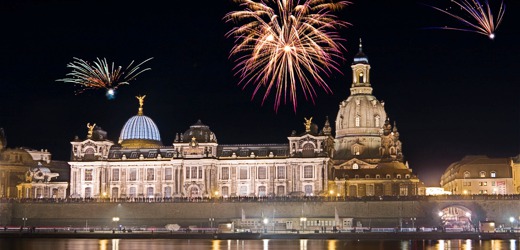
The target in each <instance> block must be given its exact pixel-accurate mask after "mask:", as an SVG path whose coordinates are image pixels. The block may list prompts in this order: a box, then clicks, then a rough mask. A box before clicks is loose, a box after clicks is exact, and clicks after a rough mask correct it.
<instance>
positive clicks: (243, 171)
mask: <svg viewBox="0 0 520 250" xmlns="http://www.w3.org/2000/svg"><path fill="white" fill-rule="evenodd" d="M239 171H240V173H239V178H240V179H241V180H245V179H247V167H240V168H239Z"/></svg>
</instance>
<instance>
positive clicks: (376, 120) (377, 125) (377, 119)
mask: <svg viewBox="0 0 520 250" xmlns="http://www.w3.org/2000/svg"><path fill="white" fill-rule="evenodd" d="M380 120H381V118H380V117H379V115H376V117H375V125H376V128H379V127H380V126H381V123H380Z"/></svg>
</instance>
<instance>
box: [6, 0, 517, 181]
mask: <svg viewBox="0 0 520 250" xmlns="http://www.w3.org/2000/svg"><path fill="white" fill-rule="evenodd" d="M489 1H491V2H494V1H496V0H489ZM447 2H449V0H446V1H439V0H435V1H434V0H424V1H421V2H419V1H408V0H406V1H388V0H370V1H368V0H363V1H362V0H357V1H354V2H353V4H352V5H350V6H348V7H347V8H346V9H345V10H343V11H342V12H340V13H339V14H338V15H339V17H340V18H341V19H342V20H345V21H348V22H350V23H351V24H352V26H351V27H349V28H347V29H344V30H343V31H342V34H343V38H345V39H346V42H345V43H344V45H345V47H346V48H347V52H345V61H344V62H341V71H342V73H334V74H333V75H332V76H331V77H330V78H326V81H327V83H328V84H329V86H330V87H331V88H332V90H333V94H327V93H325V92H324V91H323V90H321V89H319V90H318V93H317V94H318V96H317V98H316V102H315V104H313V103H312V102H310V101H306V100H305V99H304V98H303V95H300V99H299V104H298V109H297V111H296V113H295V112H294V111H293V109H292V105H290V103H288V104H287V105H282V106H281V107H280V109H279V111H278V112H277V113H276V112H275V111H274V109H273V105H272V99H271V100H269V101H268V102H266V103H265V104H264V105H263V106H262V105H261V99H260V98H255V99H253V100H252V101H251V94H252V91H253V89H252V88H246V89H245V90H242V88H241V87H240V86H237V83H238V81H239V78H238V77H236V76H234V71H233V65H234V63H233V61H232V59H229V51H230V49H231V47H232V46H233V39H231V38H226V37H225V33H226V32H227V31H228V30H229V29H231V27H232V25H231V24H229V23H225V22H224V21H223V20H222V18H223V17H224V15H225V14H226V13H227V12H230V11H233V10H239V6H238V5H236V4H235V3H233V2H232V1H231V0H218V1H216V0H205V1H183V2H178V1H163V2H160V3H155V2H154V1H140V2H135V1H92V0H90V1H86V0H85V1H84V0H76V1H74V0H66V1H65V0H61V1H60V0H54V1H45V0H34V1H7V2H6V1H2V3H0V23H1V26H2V32H1V37H0V39H1V42H0V86H1V89H0V127H3V128H4V130H5V132H6V136H7V143H8V145H7V146H8V147H9V148H13V147H21V146H23V147H30V148H34V149H38V150H39V149H48V150H50V151H51V153H52V154H53V157H54V159H56V160H68V159H69V157H70V141H71V140H72V139H73V138H74V136H76V135H78V136H79V137H80V138H85V137H86V133H87V128H86V124H87V123H91V124H92V123H96V124H97V125H98V126H101V127H102V128H103V129H104V130H106V131H107V132H108V137H109V139H111V140H113V141H117V139H118V137H119V132H120V130H121V128H122V127H123V125H124V123H125V122H126V120H128V119H129V118H130V117H131V116H133V115H135V114H136V113H137V108H138V102H137V100H136V99H135V96H136V95H146V96H147V97H146V99H145V104H144V113H145V115H147V116H149V117H150V118H152V119H153V120H154V121H155V123H156V124H157V126H158V127H159V130H160V132H161V138H162V142H163V144H164V145H171V143H172V142H173V139H174V136H175V133H179V132H184V131H185V130H187V129H188V128H189V126H190V125H192V124H194V123H195V122H196V121H197V120H198V119H201V120H202V122H203V123H205V124H207V125H209V126H210V128H211V129H212V131H213V132H214V133H215V134H216V136H217V138H218V141H219V143H221V144H234V143H286V142H287V136H288V135H290V133H291V131H292V130H297V131H298V132H303V131H304V126H303V122H304V117H307V118H308V117H314V119H313V121H314V122H316V123H317V124H318V125H319V126H320V128H321V127H322V126H323V123H324V121H325V117H326V116H328V117H329V119H330V121H331V123H332V124H334V121H335V119H336V115H337V112H338V105H339V103H340V101H342V100H344V99H346V98H347V97H348V95H349V94H350V92H349V91H350V90H349V88H350V85H351V68H350V65H351V63H352V57H353V56H354V55H355V54H356V53H357V51H358V43H359V38H360V37H361V38H362V39H363V51H364V52H365V53H366V55H367V56H368V58H369V62H370V65H371V67H372V69H371V83H372V87H373V88H374V95H375V96H376V97H377V98H378V99H379V100H384V101H385V103H386V105H385V107H386V111H387V114H388V116H389V117H390V119H391V121H396V122H397V127H398V129H399V132H400V133H401V141H402V142H403V152H404V156H405V158H406V160H407V161H408V162H409V165H410V167H411V168H412V169H413V171H414V172H415V173H417V174H418V176H419V178H420V179H421V180H423V181H424V182H425V183H426V184H427V185H438V183H439V177H440V174H441V173H442V172H443V171H444V170H445V169H446V167H448V165H449V164H450V163H452V162H454V161H458V160H460V159H461V158H462V157H464V156H465V155H469V154H484V155H488V156H493V157H511V156H516V155H518V154H519V153H520V145H519V143H520V98H518V92H519V90H520V87H519V86H518V84H520V73H519V69H520V57H519V56H520V50H519V45H520V33H519V29H518V27H517V26H515V25H517V24H518V23H520V9H519V8H520V2H519V1H516V0H509V1H506V2H505V3H506V5H507V9H506V13H505V16H504V20H503V23H502V24H501V26H499V29H498V31H497V33H496V38H495V39H494V40H490V39H488V38H487V37H485V36H483V35H480V34H476V33H470V32H461V31H448V30H439V29H427V28H428V27H434V26H445V25H448V26H461V25H462V24H461V23H460V22H457V21H454V20H452V19H449V18H448V17H446V16H445V15H444V14H442V13H440V12H437V11H435V10H433V9H432V8H429V7H426V6H424V5H423V4H421V3H430V4H434V5H435V6H443V3H447ZM73 57H78V58H81V59H84V60H87V61H93V60H95V59H96V57H100V58H105V57H106V58H107V60H108V61H110V62H115V63H116V64H117V65H122V66H126V65H128V64H129V63H130V62H131V61H132V60H135V61H136V62H140V61H143V60H145V59H147V58H149V57H153V58H154V59H153V60H151V61H150V62H148V63H147V64H146V66H148V67H150V68H152V70H151V71H147V72H144V73H143V74H141V75H140V76H139V77H138V78H137V79H136V80H135V81H133V82H131V84H130V85H128V86H123V87H121V88H120V89H119V92H118V94H117V97H116V99H114V100H107V99H106V98H105V91H104V90H94V91H87V92H85V93H83V94H80V95H76V94H75V90H77V89H78V88H77V87H76V86H74V85H72V84H67V83H61V82H56V81H55V80H56V79H60V78H64V77H65V75H66V74H67V73H69V72H70V70H69V69H68V68H67V67H66V65H67V63H69V62H71V61H72V59H73ZM259 97H260V96H259Z"/></svg>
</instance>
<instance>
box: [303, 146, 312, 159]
mask: <svg viewBox="0 0 520 250" xmlns="http://www.w3.org/2000/svg"><path fill="white" fill-rule="evenodd" d="M302 156H303V157H314V145H313V144H312V143H305V144H303V148H302Z"/></svg>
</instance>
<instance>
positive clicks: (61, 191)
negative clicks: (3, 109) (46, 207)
mask: <svg viewBox="0 0 520 250" xmlns="http://www.w3.org/2000/svg"><path fill="white" fill-rule="evenodd" d="M6 146H7V140H6V137H5V133H4V130H3V129H2V128H0V198H51V197H55V198H65V197H66V194H67V186H68V184H67V182H66V181H67V180H68V172H69V166H68V165H67V164H66V163H65V162H61V161H52V160H51V158H52V155H51V153H50V152H48V151H47V150H43V149H42V150H34V149H30V148H24V147H19V148H7V147H6ZM51 171H53V172H54V173H52V174H51ZM48 176H53V177H55V178H57V177H58V176H59V179H58V181H61V182H52V181H51V179H50V178H47V177H48ZM32 177H34V178H32ZM28 178H29V179H28ZM21 183H23V188H22V186H20V185H21ZM30 183H33V184H34V185H33V184H30Z"/></svg>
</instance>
